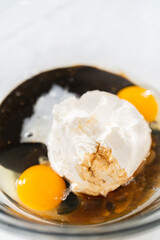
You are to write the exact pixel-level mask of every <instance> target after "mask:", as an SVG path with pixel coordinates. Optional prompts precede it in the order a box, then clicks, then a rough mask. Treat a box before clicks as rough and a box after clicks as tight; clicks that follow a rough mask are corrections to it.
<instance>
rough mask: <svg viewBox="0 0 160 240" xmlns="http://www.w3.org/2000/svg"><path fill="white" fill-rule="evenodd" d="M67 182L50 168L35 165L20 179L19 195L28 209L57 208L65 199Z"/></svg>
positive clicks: (43, 209) (18, 183)
mask: <svg viewBox="0 0 160 240" xmlns="http://www.w3.org/2000/svg"><path fill="white" fill-rule="evenodd" d="M65 188H66V184H65V181H64V180H63V178H61V177H60V176H59V175H58V174H57V173H55V172H54V171H53V170H52V169H51V168H50V167H49V166H45V165H35V166H32V167H30V168H28V169H27V170H25V171H24V172H23V173H22V174H21V176H20V177H19V179H18V182H17V193H18V196H19V198H20V200H21V201H22V202H23V203H24V204H25V205H26V206H28V207H30V208H32V209H35V210H40V211H45V210H50V209H53V208H55V207H57V206H58V205H59V204H60V203H61V201H62V198H63V194H64V190H65Z"/></svg>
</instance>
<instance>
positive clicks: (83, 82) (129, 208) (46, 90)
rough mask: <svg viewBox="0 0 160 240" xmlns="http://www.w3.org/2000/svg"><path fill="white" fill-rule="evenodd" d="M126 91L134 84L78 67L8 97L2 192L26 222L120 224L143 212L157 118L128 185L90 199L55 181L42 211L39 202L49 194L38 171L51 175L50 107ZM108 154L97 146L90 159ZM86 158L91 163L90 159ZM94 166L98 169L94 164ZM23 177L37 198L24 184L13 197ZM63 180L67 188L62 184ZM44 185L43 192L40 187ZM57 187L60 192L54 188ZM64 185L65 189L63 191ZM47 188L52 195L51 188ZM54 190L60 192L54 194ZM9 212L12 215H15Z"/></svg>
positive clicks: (155, 170)
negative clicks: (99, 93) (95, 94)
mask: <svg viewBox="0 0 160 240" xmlns="http://www.w3.org/2000/svg"><path fill="white" fill-rule="evenodd" d="M128 86H133V83H131V82H130V81H129V80H128V79H126V78H124V77H122V76H119V75H115V74H112V73H109V72H106V71H102V70H99V69H97V68H93V67H87V66H79V67H69V68H62V69H55V70H52V71H49V72H45V73H41V74H39V75H37V76H35V77H33V78H32V79H29V80H27V81H25V82H24V83H22V84H21V85H20V86H18V87H17V88H16V89H15V90H14V91H13V92H11V93H10V94H9V95H8V97H7V98H6V99H4V101H3V102H2V104H1V106H0V164H1V165H0V175H1V178H0V188H1V190H2V191H3V193H4V194H5V196H6V197H7V198H8V199H9V201H12V202H13V203H14V204H15V205H17V206H18V207H19V208H20V209H21V210H23V211H24V212H27V213H28V212H29V213H30V214H31V216H30V218H32V215H33V216H36V217H37V218H38V219H39V221H41V220H42V219H43V220H45V221H47V222H48V223H49V224H52V223H53V224H54V223H60V224H96V223H102V222H106V221H112V220H114V221H116V220H118V221H119V220H120V219H121V217H123V218H126V217H127V216H128V214H129V215H130V216H131V215H133V214H134V213H135V210H137V211H139V209H140V208H143V207H144V203H145V204H148V202H149V201H153V200H152V199H153V198H155V196H156V194H155V193H156V192H157V190H158V189H159V186H160V178H159V173H160V151H159V148H160V131H159V120H158V118H156V119H155V122H154V124H150V128H151V130H152V131H151V133H148V134H149V135H150V134H151V136H152V144H151V149H150V153H149V155H148V156H147V159H146V161H144V164H142V165H141V167H140V168H139V169H138V171H136V172H135V173H134V174H133V177H132V178H131V179H130V181H129V182H127V184H124V185H122V186H120V187H119V188H117V189H116V190H114V191H111V192H109V193H108V194H107V196H106V197H103V196H91V195H85V194H81V193H76V194H74V193H73V192H70V193H69V191H70V190H71V189H70V188H71V187H70V183H69V182H68V181H67V179H63V178H61V177H60V176H59V178H57V180H56V181H55V180H54V189H55V190H54V194H53V193H52V194H51V195H52V196H53V198H52V199H51V198H49V201H48V200H47V205H48V206H49V207H48V206H47V207H45V208H44V206H43V208H42V205H43V203H42V202H43V201H42V200H43V199H44V198H45V197H47V195H46V196H44V194H41V193H44V189H45V188H46V189H48V190H49V188H50V187H49V186H48V185H50V184H48V185H47V181H48V174H46V175H47V176H46V177H44V175H43V174H44V171H39V167H40V168H41V167H42V169H43V167H45V166H47V169H50V170H49V171H52V173H53V174H55V173H54V171H53V170H52V169H51V168H50V166H49V161H48V151H47V147H46V144H47V142H48V135H49V134H48V133H51V125H52V120H53V118H54V116H52V108H53V105H54V104H59V103H60V102H62V101H63V100H64V99H66V98H68V97H71V96H72V97H73V96H76V97H78V96H81V95H83V94H84V93H86V92H87V91H93V90H99V91H103V92H104V91H105V92H109V93H112V94H115V95H116V94H118V93H119V91H120V90H121V89H125V88H127V87H128ZM114 97H115V96H114ZM94 107H95V106H94ZM94 107H93V108H94ZM149 113H150V111H149ZM123 117H125V116H123ZM127 118H128V116H127ZM143 120H144V119H143ZM146 124H147V123H146ZM147 126H148V124H147ZM147 128H148V127H147ZM101 153H102V154H101ZM111 153H113V152H111ZM109 154H110V151H104V149H103V146H100V145H99V144H97V145H96V153H95V154H94V156H96V158H98V159H99V157H100V158H101V157H102V158H103V156H104V157H105V158H106V157H108V156H109ZM91 155H92V154H91ZM89 159H92V158H90V156H89ZM88 162H90V161H88ZM88 162H87V163H88ZM102 163H103V161H102ZM34 165H36V166H35V168H37V167H38V171H37V173H36V175H35V174H34V171H33V169H34V168H32V166H34ZM37 165H38V166H37ZM94 166H95V168H94V169H96V162H95V165H94ZM47 171H48V170H47ZM42 176H43V177H42ZM27 178H28V180H29V179H30V180H31V182H33V185H34V184H38V185H34V186H35V187H34V189H36V188H37V186H38V188H37V189H36V190H37V191H38V189H39V191H40V194H35V192H36V191H35V192H34V190H33V185H32V184H29V185H28V187H27V185H26V186H25V184H24V185H23V187H24V188H23V190H24V192H23V190H22V188H21V190H22V192H21V193H22V196H20V193H19V192H17V183H18V179H19V181H23V182H25V179H27ZM39 179H40V181H39ZM49 181H50V180H49ZM64 181H65V185H63V184H64ZM43 183H44V186H45V188H42V185H43ZM59 184H60V185H61V187H62V188H61V187H60V188H59V187H58V186H59ZM51 185H52V184H51ZM51 185H50V186H51ZM63 186H64V188H66V189H65V191H64V192H63V189H64V188H63ZM25 187H26V188H27V191H26V188H25ZM48 187H49V188H48ZM51 189H52V190H53V188H52V186H51ZM56 189H57V190H58V189H60V191H59V192H58V193H57V192H56ZM42 190H43V191H42ZM48 190H47V191H48ZM31 191H32V192H33V194H31ZM55 194H56V195H57V194H59V195H57V197H59V203H57V204H59V205H58V206H57V207H56V205H57V204H55V198H54V197H55ZM63 194H64V195H63ZM68 194H69V195H68ZM18 195H19V196H18ZM62 195H63V196H62ZM61 196H62V197H61ZM21 197H22V198H25V200H24V199H22V198H21ZM43 197H44V198H43ZM21 200H22V201H23V202H22V201H21ZM50 200H51V201H50ZM26 201H27V202H26ZM28 201H29V202H28ZM34 201H35V205H34V206H33V205H32V203H33V202H34ZM38 201H39V202H38ZM36 202H38V204H37V203H36ZM50 204H51V205H50ZM36 209H39V210H36ZM40 209H41V210H40ZM47 209H48V210H47ZM13 211H14V213H15V210H13ZM19 215H20V213H19V212H18V216H19Z"/></svg>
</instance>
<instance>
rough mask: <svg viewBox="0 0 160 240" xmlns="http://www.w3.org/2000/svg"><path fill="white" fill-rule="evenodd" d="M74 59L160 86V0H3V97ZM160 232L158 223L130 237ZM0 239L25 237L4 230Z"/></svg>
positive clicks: (0, 89) (0, 20)
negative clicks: (45, 71) (19, 86)
mask: <svg viewBox="0 0 160 240" xmlns="http://www.w3.org/2000/svg"><path fill="white" fill-rule="evenodd" d="M72 64H74V65H75V64H89V65H96V66H99V67H101V68H104V69H108V70H111V71H114V72H118V73H120V72H124V73H125V74H126V75H128V76H129V77H130V78H131V79H132V80H133V81H135V82H139V81H140V82H142V83H144V84H147V85H151V86H152V87H153V88H155V89H156V90H159V91H160V1H159V0H0V84H1V87H0V101H1V100H2V99H3V98H4V97H5V96H6V95H7V94H8V92H9V91H10V90H12V89H13V88H14V87H15V86H16V85H17V84H19V83H20V82H22V81H23V80H24V79H26V78H29V77H30V76H32V75H34V74H37V73H39V72H41V71H44V70H47V69H51V68H55V67H60V66H67V65H72ZM159 236H160V228H157V229H154V230H153V231H150V232H147V233H143V234H142V235H139V236H136V237H134V238H133V237H131V239H138V240H142V239H144V240H148V239H152V240H155V239H159ZM0 239H2V240H3V239H4V240H6V239H7V240H8V239H14V240H16V239H22V237H16V235H14V234H12V233H9V232H8V230H7V229H0ZM23 239H25V238H24V237H23ZM26 239H29V238H26ZM31 239H33V238H31ZM34 239H35V238H34Z"/></svg>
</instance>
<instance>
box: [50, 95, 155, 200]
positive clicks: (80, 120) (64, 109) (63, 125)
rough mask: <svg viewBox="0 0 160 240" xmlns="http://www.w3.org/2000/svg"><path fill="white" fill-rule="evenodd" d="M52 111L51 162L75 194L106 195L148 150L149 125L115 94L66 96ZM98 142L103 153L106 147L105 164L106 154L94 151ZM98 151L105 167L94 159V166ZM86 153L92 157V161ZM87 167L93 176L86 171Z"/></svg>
mask: <svg viewBox="0 0 160 240" xmlns="http://www.w3.org/2000/svg"><path fill="white" fill-rule="evenodd" d="M53 115H54V118H53V123H52V129H51V132H50V135H49V141H48V156H49V161H50V164H51V167H52V168H53V169H54V171H56V172H57V173H58V174H59V175H60V176H63V177H65V178H67V179H68V180H69V181H70V183H71V189H72V191H74V192H82V193H87V194H91V195H99V194H101V195H107V193H108V192H109V191H111V190H114V189H116V188H117V187H119V186H120V185H122V184H124V183H126V182H127V181H128V180H129V179H130V178H131V177H132V176H133V174H134V172H135V171H136V170H137V169H138V167H139V166H140V165H141V163H142V162H143V161H144V160H145V158H146V157H147V155H148V153H149V150H150V146H151V130H150V128H149V125H148V123H147V122H146V121H145V120H144V118H143V116H142V115H141V114H140V113H139V112H138V110H137V109H136V108H135V107H134V106H133V105H132V104H130V103H129V102H127V101H125V100H122V99H120V98H118V97H117V96H116V95H113V94H110V93H107V92H101V91H90V92H87V93H85V94H84V95H82V96H81V97H80V98H79V99H78V98H76V97H70V98H68V99H67V100H65V101H63V102H61V103H60V104H56V105H55V106H54V108H53ZM98 146H99V147H101V152H102V150H105V151H110V160H109V161H108V162H107V161H106V164H108V165H107V166H108V167H107V168H106V166H105V163H104V159H105V157H104V155H103V154H99V155H95V153H96V152H97V149H98ZM102 155H103V161H102V162H103V165H102V163H101V164H100V165H98V162H96V165H95V162H94V168H93V169H94V170H93V169H92V166H91V165H92V164H93V158H97V156H98V159H99V158H100V156H102ZM86 156H87V159H89V158H90V157H91V156H92V157H91V158H92V161H91V160H89V161H88V160H86ZM93 156H94V157H93ZM95 156H96V157H95ZM108 156H109V155H108ZM86 161H88V162H87V165H85V164H84V162H86ZM110 163H112V164H110ZM87 169H88V170H87ZM91 169H92V175H94V180H93V178H92V176H91V173H90V177H91V178H90V177H88V176H89V175H88V173H87V172H86V171H89V170H91ZM95 169H96V170H95ZM83 170H84V172H83ZM93 171H95V172H93ZM122 171H123V173H124V174H122ZM86 173H87V175H86V176H85V174H86ZM101 173H102V174H101ZM117 174H118V178H117ZM100 175H102V176H103V177H102V179H101V176H100ZM122 175H123V176H122ZM100 180H102V181H100Z"/></svg>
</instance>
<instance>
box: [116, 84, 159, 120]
mask: <svg viewBox="0 0 160 240" xmlns="http://www.w3.org/2000/svg"><path fill="white" fill-rule="evenodd" d="M118 96H119V97H120V98H122V99H125V100H127V101H128V102H130V103H132V104H133V105H134V106H135V107H136V108H137V109H138V111H139V112H140V113H141V114H142V115H143V116H144V118H145V119H146V120H147V121H148V122H152V121H154V120H155V118H156V116H157V113H158V105H157V102H156V100H155V98H154V96H153V95H152V94H151V92H150V91H149V90H147V89H144V88H142V87H138V86H130V87H126V88H123V89H122V90H120V91H119V92H118Z"/></svg>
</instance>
